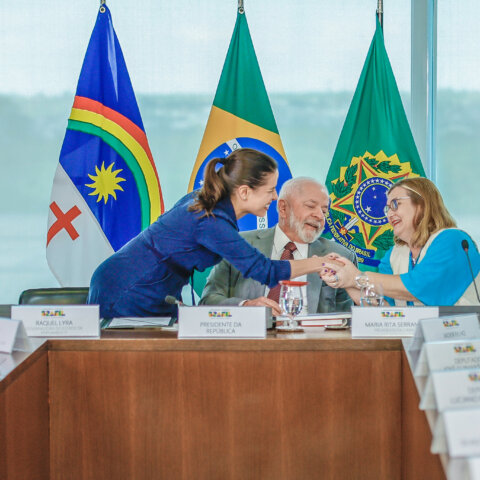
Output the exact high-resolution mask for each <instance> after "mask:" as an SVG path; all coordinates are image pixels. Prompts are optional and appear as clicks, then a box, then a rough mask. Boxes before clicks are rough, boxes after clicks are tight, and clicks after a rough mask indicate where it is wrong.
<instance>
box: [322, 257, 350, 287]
mask: <svg viewBox="0 0 480 480" xmlns="http://www.w3.org/2000/svg"><path fill="white" fill-rule="evenodd" d="M324 258H326V261H325V263H324V266H323V269H322V271H321V272H320V277H321V278H322V280H323V281H324V282H325V283H326V284H327V285H328V286H329V287H333V288H355V287H356V283H355V277H356V276H357V275H359V274H360V271H359V270H358V268H357V267H356V266H355V265H354V264H353V263H352V262H351V261H350V260H349V259H348V258H345V257H341V256H340V255H337V254H335V253H333V254H329V255H327V257H324Z"/></svg>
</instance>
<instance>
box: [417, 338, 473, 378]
mask: <svg viewBox="0 0 480 480" xmlns="http://www.w3.org/2000/svg"><path fill="white" fill-rule="evenodd" d="M466 368H475V369H476V368H480V340H463V341H460V342H441V343H424V344H423V347H422V350H421V353H420V358H419V360H418V363H417V366H416V368H415V373H414V375H415V376H416V377H422V376H423V377H425V376H427V375H428V374H429V373H430V372H431V371H434V370H442V371H443V370H461V369H466Z"/></svg>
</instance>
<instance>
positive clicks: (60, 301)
mask: <svg viewBox="0 0 480 480" xmlns="http://www.w3.org/2000/svg"><path fill="white" fill-rule="evenodd" d="M87 296H88V287H64V288H31V289H29V290H24V291H23V292H22V294H21V295H20V298H19V299H18V303H19V305H84V304H85V303H87Z"/></svg>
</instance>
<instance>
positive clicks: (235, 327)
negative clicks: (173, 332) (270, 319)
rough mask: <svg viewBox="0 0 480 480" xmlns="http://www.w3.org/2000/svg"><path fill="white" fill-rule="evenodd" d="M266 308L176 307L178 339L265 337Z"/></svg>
mask: <svg viewBox="0 0 480 480" xmlns="http://www.w3.org/2000/svg"><path fill="white" fill-rule="evenodd" d="M268 312H269V310H268V309H267V308H265V307H236V306H234V307H231V306H225V307H222V306H213V305H210V306H208V305H202V306H198V307H186V306H184V307H183V306H180V307H178V338H265V337H266V335H267V315H268V314H269V313H268Z"/></svg>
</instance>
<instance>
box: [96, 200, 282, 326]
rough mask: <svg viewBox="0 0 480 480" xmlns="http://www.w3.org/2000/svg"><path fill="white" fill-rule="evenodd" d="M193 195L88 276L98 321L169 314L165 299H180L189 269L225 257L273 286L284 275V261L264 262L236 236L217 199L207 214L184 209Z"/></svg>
mask: <svg viewBox="0 0 480 480" xmlns="http://www.w3.org/2000/svg"><path fill="white" fill-rule="evenodd" d="M194 198H195V192H192V193H190V194H188V195H186V196H185V197H183V198H182V199H180V200H179V201H178V202H177V203H176V204H175V206H174V207H173V208H172V209H171V210H169V211H168V212H166V213H164V214H163V215H161V216H160V217H159V218H158V220H157V221H156V222H154V223H153V224H152V225H150V226H149V227H148V228H147V229H146V230H144V231H143V232H141V233H140V234H139V235H138V236H137V237H135V238H134V239H132V240H131V241H130V242H128V243H127V244H126V245H124V246H123V247H122V248H121V249H120V250H118V251H117V252H115V253H114V254H113V255H112V256H111V257H109V258H108V259H107V260H105V261H104V262H103V263H102V264H101V265H100V266H99V267H98V268H97V269H96V270H95V272H94V274H93V276H92V280H91V283H90V292H89V297H88V303H92V304H99V305H100V315H101V316H102V317H103V318H112V317H124V316H138V317H146V316H155V315H169V314H171V313H172V312H173V311H174V307H173V306H172V305H168V304H166V303H165V301H164V300H165V296H166V295H173V296H175V297H176V298H180V295H181V290H182V288H183V286H184V285H186V284H187V283H188V279H189V278H190V276H191V275H192V274H193V271H194V270H195V269H196V270H199V271H203V270H205V268H207V267H211V266H212V265H215V264H217V263H218V262H220V260H221V259H222V258H225V259H227V260H228V261H229V262H230V263H231V264H232V265H234V266H235V267H236V268H237V269H238V270H239V271H240V272H242V274H243V275H244V276H245V277H247V278H250V277H251V278H254V279H255V280H257V281H259V282H260V283H263V284H266V285H269V286H274V285H276V284H277V283H278V282H279V281H280V280H285V279H288V278H289V277H290V271H291V269H290V263H289V262H287V261H282V260H270V259H269V258H267V257H265V256H264V255H262V254H261V253H260V252H259V251H258V250H257V249H256V248H254V247H252V246H251V245H250V244H249V243H247V242H246V241H245V240H244V239H243V238H242V237H241V236H240V234H239V233H238V226H237V221H236V217H235V211H234V209H233V205H232V203H231V201H230V199H229V198H226V199H223V200H221V201H220V202H218V204H217V205H216V207H215V208H214V210H213V215H210V216H208V217H207V216H203V217H202V214H198V213H196V212H192V211H189V209H188V208H189V206H190V205H191V204H192V203H193V201H194Z"/></svg>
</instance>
